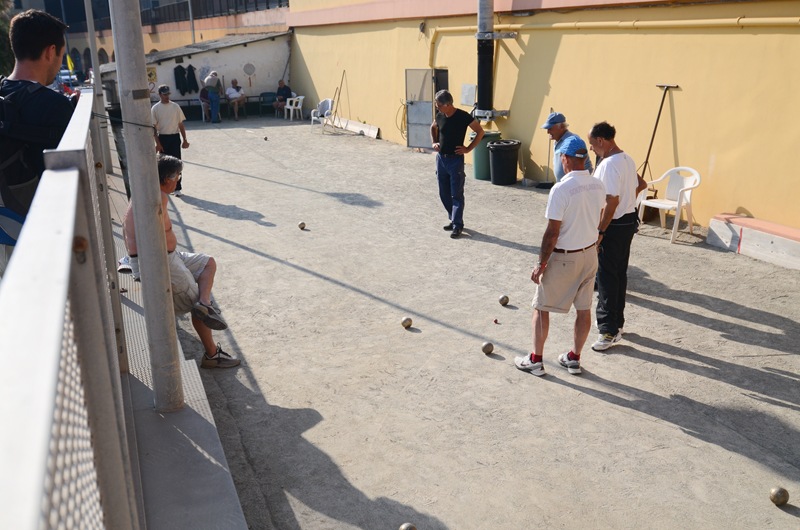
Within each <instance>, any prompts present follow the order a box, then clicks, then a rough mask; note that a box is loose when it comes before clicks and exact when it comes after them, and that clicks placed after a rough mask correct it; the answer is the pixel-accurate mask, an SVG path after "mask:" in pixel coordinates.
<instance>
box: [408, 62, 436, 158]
mask: <svg viewBox="0 0 800 530" xmlns="http://www.w3.org/2000/svg"><path fill="white" fill-rule="evenodd" d="M431 122H433V76H432V71H431V70H427V69H426V70H422V69H420V70H406V145H408V147H424V148H427V149H430V147H431Z"/></svg>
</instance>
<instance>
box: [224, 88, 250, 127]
mask: <svg viewBox="0 0 800 530" xmlns="http://www.w3.org/2000/svg"><path fill="white" fill-rule="evenodd" d="M225 95H226V96H227V97H228V104H229V105H233V119H234V120H237V121H238V120H239V107H240V106H244V105H245V104H246V103H247V95H245V93H244V89H243V88H242V87H240V86H239V82H238V81H237V80H236V79H232V80H231V86H230V88H228V90H226V91H225Z"/></svg>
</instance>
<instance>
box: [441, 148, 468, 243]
mask: <svg viewBox="0 0 800 530" xmlns="http://www.w3.org/2000/svg"><path fill="white" fill-rule="evenodd" d="M436 177H437V178H438V179H439V198H440V199H441V200H442V205H444V209H445V210H447V215H448V216H449V217H450V222H451V223H453V228H464V179H465V178H466V175H465V174H464V155H443V154H441V153H437V154H436Z"/></svg>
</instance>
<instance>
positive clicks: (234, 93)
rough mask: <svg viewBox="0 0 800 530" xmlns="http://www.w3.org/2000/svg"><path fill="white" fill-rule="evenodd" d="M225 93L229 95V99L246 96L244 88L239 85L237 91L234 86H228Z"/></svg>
mask: <svg viewBox="0 0 800 530" xmlns="http://www.w3.org/2000/svg"><path fill="white" fill-rule="evenodd" d="M225 95H226V96H228V99H239V98H240V97H242V96H244V89H243V88H242V87H239V90H238V91H237V90H236V89H235V88H233V87H228V90H226V91H225Z"/></svg>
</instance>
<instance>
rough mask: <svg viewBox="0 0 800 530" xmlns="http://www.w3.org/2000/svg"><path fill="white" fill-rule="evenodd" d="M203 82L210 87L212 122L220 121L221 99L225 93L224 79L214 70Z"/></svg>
mask: <svg viewBox="0 0 800 530" xmlns="http://www.w3.org/2000/svg"><path fill="white" fill-rule="evenodd" d="M203 84H205V86H206V88H207V89H208V100H209V102H210V103H211V123H219V122H220V119H219V100H220V97H222V94H223V90H222V89H223V87H222V81H220V80H219V77H217V72H215V71H213V70H212V71H211V73H210V74H208V77H206V78H205V80H204V81H203Z"/></svg>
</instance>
